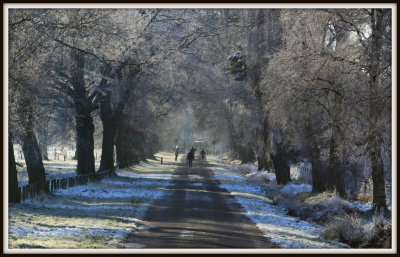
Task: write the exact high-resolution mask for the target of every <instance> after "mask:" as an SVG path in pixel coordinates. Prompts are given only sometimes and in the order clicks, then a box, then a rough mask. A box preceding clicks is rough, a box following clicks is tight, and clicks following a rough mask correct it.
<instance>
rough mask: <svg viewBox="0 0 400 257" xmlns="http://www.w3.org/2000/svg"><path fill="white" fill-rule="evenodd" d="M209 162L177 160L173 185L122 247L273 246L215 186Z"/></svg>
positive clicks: (239, 207) (241, 209)
mask: <svg viewBox="0 0 400 257" xmlns="http://www.w3.org/2000/svg"><path fill="white" fill-rule="evenodd" d="M212 166H213V165H212V164H208V163H207V162H194V163H193V168H188V167H187V166H186V165H184V164H183V163H179V164H178V168H177V169H176V170H175V172H174V174H173V176H172V185H171V186H170V187H168V188H167V190H166V193H165V194H164V196H163V197H162V198H160V199H158V200H156V201H155V202H154V203H153V204H152V205H151V206H150V208H149V209H148V211H147V213H146V215H145V217H144V220H145V221H147V222H148V224H149V225H150V228H148V229H144V230H133V231H132V232H131V233H130V234H129V235H128V236H127V238H126V239H125V244H126V248H278V247H279V246H277V245H276V244H274V243H272V242H270V241H268V239H267V238H266V237H265V236H264V235H263V233H262V232H261V231H260V230H259V229H258V228H257V226H256V225H255V224H254V223H253V222H252V221H251V220H250V219H249V218H247V217H246V216H245V214H244V210H243V208H242V207H241V206H240V205H239V204H238V203H236V202H234V198H233V196H232V195H230V194H229V192H228V191H227V190H225V189H223V188H220V187H219V186H218V185H219V184H220V183H219V181H218V180H216V179H215V178H214V172H213V171H212Z"/></svg>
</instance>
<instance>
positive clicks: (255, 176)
mask: <svg viewBox="0 0 400 257" xmlns="http://www.w3.org/2000/svg"><path fill="white" fill-rule="evenodd" d="M246 177H247V180H248V181H250V182H252V183H259V184H263V183H270V182H275V181H276V175H275V173H271V172H268V171H262V172H259V171H255V172H252V173H250V174H247V175H246Z"/></svg>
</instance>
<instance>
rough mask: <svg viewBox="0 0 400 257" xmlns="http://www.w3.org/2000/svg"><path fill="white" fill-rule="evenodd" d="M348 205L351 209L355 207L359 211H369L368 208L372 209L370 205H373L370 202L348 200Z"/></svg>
mask: <svg viewBox="0 0 400 257" xmlns="http://www.w3.org/2000/svg"><path fill="white" fill-rule="evenodd" d="M348 206H349V207H350V208H352V209H356V210H358V211H361V212H367V211H370V210H372V207H373V206H372V203H367V204H362V203H359V202H350V203H348Z"/></svg>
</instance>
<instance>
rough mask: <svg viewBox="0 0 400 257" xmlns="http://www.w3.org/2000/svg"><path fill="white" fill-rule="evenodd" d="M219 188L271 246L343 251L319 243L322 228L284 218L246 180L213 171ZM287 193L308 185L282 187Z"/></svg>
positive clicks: (307, 188)
mask: <svg viewBox="0 0 400 257" xmlns="http://www.w3.org/2000/svg"><path fill="white" fill-rule="evenodd" d="M214 172H215V177H216V178H217V179H218V180H220V181H221V184H220V187H222V188H225V189H226V190H228V191H230V192H231V193H232V194H233V195H234V196H235V199H236V201H237V202H238V203H240V204H241V205H242V206H243V208H244V209H245V210H246V213H245V214H246V215H247V217H249V218H250V219H251V220H252V221H253V222H254V223H255V224H256V225H257V227H258V228H259V229H260V230H261V231H262V232H263V233H264V234H265V235H266V236H267V237H269V238H271V241H272V242H275V243H278V244H279V245H281V246H282V247H284V248H344V247H346V246H345V245H344V244H341V243H339V242H331V241H325V240H323V239H321V236H320V235H321V232H322V230H323V227H322V226H319V225H318V224H312V223H309V222H306V221H302V220H300V219H299V218H296V217H291V216H288V215H286V211H285V210H284V209H282V208H281V207H279V206H275V205H272V204H271V201H270V200H269V199H267V198H265V197H263V195H264V194H263V188H262V187H261V186H258V185H255V184H248V183H246V178H244V177H243V176H240V175H238V174H237V173H234V172H232V171H229V170H228V169H226V168H215V169H214ZM282 190H285V191H287V192H290V193H293V194H294V193H297V192H304V191H310V190H311V186H310V185H300V186H297V185H290V186H288V187H284V188H283V189H282Z"/></svg>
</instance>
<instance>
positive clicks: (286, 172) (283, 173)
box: [271, 143, 292, 185]
mask: <svg viewBox="0 0 400 257" xmlns="http://www.w3.org/2000/svg"><path fill="white" fill-rule="evenodd" d="M271 159H272V162H273V165H274V169H275V175H276V183H277V184H278V185H286V184H287V183H289V182H291V181H292V179H291V178H290V166H289V160H288V158H287V151H286V149H284V145H283V144H281V143H277V144H276V152H275V153H274V154H271Z"/></svg>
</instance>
